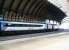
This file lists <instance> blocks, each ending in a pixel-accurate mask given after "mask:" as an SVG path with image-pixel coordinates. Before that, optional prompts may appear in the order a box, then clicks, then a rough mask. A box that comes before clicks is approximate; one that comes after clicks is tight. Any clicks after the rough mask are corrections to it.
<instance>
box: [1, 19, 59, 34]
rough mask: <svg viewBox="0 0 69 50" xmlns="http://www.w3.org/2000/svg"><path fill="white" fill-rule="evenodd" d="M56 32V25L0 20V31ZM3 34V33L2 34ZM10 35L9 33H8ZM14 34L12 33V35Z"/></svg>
mask: <svg viewBox="0 0 69 50" xmlns="http://www.w3.org/2000/svg"><path fill="white" fill-rule="evenodd" d="M53 30H58V25H57V24H51V23H27V22H13V21H3V20H0V31H1V32H4V34H5V33H6V32H7V33H9V32H11V33H12V32H15V33H28V32H29V33H33V32H44V31H53ZM2 34H3V33H2ZM9 34H10V33H9ZM13 34H14V33H13Z"/></svg>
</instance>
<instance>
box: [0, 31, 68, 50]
mask: <svg viewBox="0 0 69 50" xmlns="http://www.w3.org/2000/svg"><path fill="white" fill-rule="evenodd" d="M43 36H44V37H43ZM43 36H39V37H37V38H35V37H34V38H30V39H29V40H26V41H23V39H20V40H21V41H18V42H14V43H8V42H10V41H11V40H10V41H8V42H7V41H6V43H4V44H1V43H0V50H69V32H61V33H59V34H56V35H54V34H53V35H52V36H49V35H48V36H47V35H46V37H45V35H43Z"/></svg>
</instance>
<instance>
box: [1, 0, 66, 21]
mask: <svg viewBox="0 0 69 50" xmlns="http://www.w3.org/2000/svg"><path fill="white" fill-rule="evenodd" d="M0 15H3V16H4V18H5V19H6V18H8V20H9V19H11V18H12V20H13V19H18V20H19V19H20V20H24V21H25V20H26V21H45V20H46V19H50V20H55V21H58V22H61V21H62V19H63V18H64V17H65V16H66V15H65V13H64V12H62V11H61V10H60V9H59V8H57V7H56V6H55V5H53V4H52V3H50V2H48V1H47V0H0Z"/></svg>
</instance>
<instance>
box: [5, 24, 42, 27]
mask: <svg viewBox="0 0 69 50" xmlns="http://www.w3.org/2000/svg"><path fill="white" fill-rule="evenodd" d="M5 26H8V27H41V26H42V25H30V24H11V25H5Z"/></svg>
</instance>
